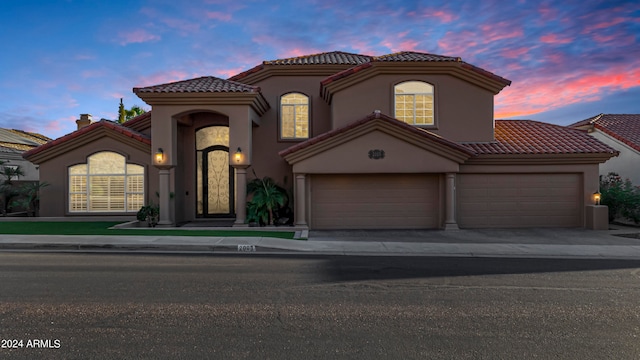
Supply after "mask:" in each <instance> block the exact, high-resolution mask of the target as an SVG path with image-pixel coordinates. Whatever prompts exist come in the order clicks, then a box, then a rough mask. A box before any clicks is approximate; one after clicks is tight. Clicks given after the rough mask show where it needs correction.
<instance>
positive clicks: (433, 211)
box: [311, 174, 440, 229]
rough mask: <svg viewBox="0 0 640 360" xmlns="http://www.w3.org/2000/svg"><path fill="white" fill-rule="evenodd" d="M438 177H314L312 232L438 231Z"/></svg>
mask: <svg viewBox="0 0 640 360" xmlns="http://www.w3.org/2000/svg"><path fill="white" fill-rule="evenodd" d="M438 192H439V191H438V176H437V175H425V174H393V175H384V174H366V175H313V176H312V177H311V227H312V228H313V229H429V228H438V227H439V222H440V221H439V206H438V204H439V200H438Z"/></svg>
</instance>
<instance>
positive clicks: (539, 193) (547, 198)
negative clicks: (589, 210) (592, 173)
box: [456, 174, 582, 228]
mask: <svg viewBox="0 0 640 360" xmlns="http://www.w3.org/2000/svg"><path fill="white" fill-rule="evenodd" d="M581 187H582V175H581V174H459V175H458V180H457V194H456V195H457V197H458V224H459V225H460V227H466V228H486V227H542V226H544V227H579V226H582V217H581V214H582V210H581V209H582V200H581V191H580V188H581Z"/></svg>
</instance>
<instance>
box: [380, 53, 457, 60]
mask: <svg viewBox="0 0 640 360" xmlns="http://www.w3.org/2000/svg"><path fill="white" fill-rule="evenodd" d="M373 61H379V62H384V61H391V62H395V61H397V62H405V61H410V62H416V61H429V62H432V61H454V62H459V61H462V60H461V59H460V58H459V57H452V56H443V55H436V54H429V53H421V52H415V51H400V52H397V53H393V54H387V55H380V56H375V57H374V58H373Z"/></svg>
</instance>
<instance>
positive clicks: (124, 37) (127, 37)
mask: <svg viewBox="0 0 640 360" xmlns="http://www.w3.org/2000/svg"><path fill="white" fill-rule="evenodd" d="M118 37H119V38H120V39H121V40H120V45H128V44H134V43H144V42H150V41H158V40H160V36H158V35H154V34H150V33H149V32H147V31H146V30H143V29H138V30H134V31H132V32H120V33H119V34H118Z"/></svg>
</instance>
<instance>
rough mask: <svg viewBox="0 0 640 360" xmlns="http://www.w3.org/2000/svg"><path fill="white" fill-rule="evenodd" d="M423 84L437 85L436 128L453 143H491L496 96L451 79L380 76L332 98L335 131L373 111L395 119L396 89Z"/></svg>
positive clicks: (464, 82)
mask: <svg viewBox="0 0 640 360" xmlns="http://www.w3.org/2000/svg"><path fill="white" fill-rule="evenodd" d="M410 80H420V81H425V82H428V83H431V84H432V85H434V91H435V123H436V125H435V127H425V128H426V129H428V130H429V131H432V132H434V133H436V134H438V135H440V136H443V137H445V138H447V139H449V140H453V141H492V140H493V139H494V135H493V130H494V129H493V126H494V125H493V94H492V93H491V92H490V91H488V90H484V89H482V88H480V87H478V86H475V85H472V84H469V83H467V82H466V81H463V80H461V79H458V78H455V77H453V76H450V75H379V76H376V77H373V78H370V79H367V80H365V81H363V82H360V83H358V84H355V85H353V86H350V87H348V88H346V89H344V90H341V91H338V92H337V93H335V94H334V95H333V100H332V109H331V114H332V119H333V128H339V127H342V126H344V125H346V124H348V123H350V122H353V121H356V120H360V119H362V118H363V117H365V116H366V115H368V114H371V113H372V112H373V111H374V110H380V111H381V112H382V113H383V114H387V115H389V116H391V117H393V116H394V90H393V87H394V85H396V84H398V83H400V82H403V81H410Z"/></svg>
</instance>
